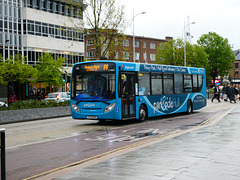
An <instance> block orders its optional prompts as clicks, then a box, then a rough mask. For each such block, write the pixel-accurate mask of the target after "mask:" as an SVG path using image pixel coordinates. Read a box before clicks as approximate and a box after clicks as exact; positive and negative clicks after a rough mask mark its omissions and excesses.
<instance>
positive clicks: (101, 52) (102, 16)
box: [70, 0, 127, 59]
mask: <svg viewBox="0 0 240 180" xmlns="http://www.w3.org/2000/svg"><path fill="white" fill-rule="evenodd" d="M84 2H85V3H86V4H87V7H86V9H85V10H84V17H85V19H86V21H85V25H84V24H83V23H82V21H81V20H80V21H79V23H76V22H75V21H73V23H74V24H75V26H76V27H75V28H76V29H78V30H79V31H83V29H84V26H85V27H87V28H88V29H89V30H86V32H85V33H86V37H87V38H88V39H93V46H94V50H95V55H96V59H104V58H105V57H106V56H111V55H114V54H115V52H116V51H118V52H120V51H123V50H124V49H126V47H123V46H122V43H120V41H121V42H122V39H123V38H124V37H125V36H124V35H123V31H124V30H125V29H126V25H127V23H126V20H125V16H124V8H125V7H124V6H123V5H121V4H120V3H118V2H117V1H116V0H86V1H84ZM71 3H72V4H74V5H75V6H78V7H83V4H82V0H71ZM80 13H81V12H80ZM80 16H81V14H80ZM80 16H79V17H80ZM71 20H72V19H71V18H70V21H71ZM125 38H126V37H125ZM115 39H118V40H119V41H118V42H119V43H118V46H116V45H115ZM119 46H121V47H120V48H119Z"/></svg>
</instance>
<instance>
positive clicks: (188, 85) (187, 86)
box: [184, 74, 192, 93]
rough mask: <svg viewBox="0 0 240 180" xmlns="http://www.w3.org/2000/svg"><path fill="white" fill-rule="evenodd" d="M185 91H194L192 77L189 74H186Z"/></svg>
mask: <svg viewBox="0 0 240 180" xmlns="http://www.w3.org/2000/svg"><path fill="white" fill-rule="evenodd" d="M184 91H185V92H186V93H190V92H192V77H191V75H189V74H184Z"/></svg>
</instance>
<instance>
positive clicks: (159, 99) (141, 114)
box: [70, 60, 206, 121]
mask: <svg viewBox="0 0 240 180" xmlns="http://www.w3.org/2000/svg"><path fill="white" fill-rule="evenodd" d="M70 104H71V105H70V106H71V113H72V117H73V118H74V119H91V120H93V119H94V120H99V121H104V120H126V119H138V120H140V121H144V120H146V119H147V118H148V117H154V116H160V115H166V114H172V113H180V112H186V113H187V114H189V113H191V112H193V110H198V109H200V108H203V107H205V106H206V75H205V69H203V68H194V67H182V66H171V65H159V64H143V63H130V62H122V61H110V60H98V61H87V62H81V63H77V64H74V66H73V68H72V77H71V100H70Z"/></svg>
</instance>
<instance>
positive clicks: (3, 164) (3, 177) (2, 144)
mask: <svg viewBox="0 0 240 180" xmlns="http://www.w3.org/2000/svg"><path fill="white" fill-rule="evenodd" d="M0 136H1V138H0V140H1V142H0V148H1V180H6V152H5V149H6V147H5V129H0Z"/></svg>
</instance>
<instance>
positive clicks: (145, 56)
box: [143, 52, 147, 61]
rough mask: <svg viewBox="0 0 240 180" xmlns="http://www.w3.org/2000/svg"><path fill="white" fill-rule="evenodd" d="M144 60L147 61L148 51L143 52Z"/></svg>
mask: <svg viewBox="0 0 240 180" xmlns="http://www.w3.org/2000/svg"><path fill="white" fill-rule="evenodd" d="M143 60H144V61H147V53H146V52H145V53H143Z"/></svg>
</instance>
